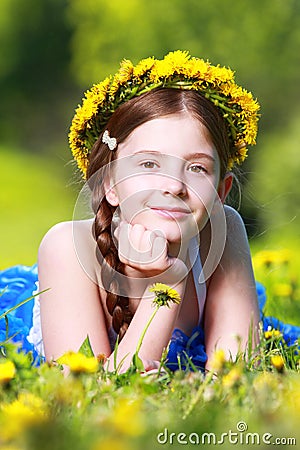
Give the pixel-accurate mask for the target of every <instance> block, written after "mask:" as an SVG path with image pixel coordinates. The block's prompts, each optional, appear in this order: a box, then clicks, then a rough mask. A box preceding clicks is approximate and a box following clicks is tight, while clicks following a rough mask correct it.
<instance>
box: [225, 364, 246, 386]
mask: <svg viewBox="0 0 300 450" xmlns="http://www.w3.org/2000/svg"><path fill="white" fill-rule="evenodd" d="M241 375H242V374H241V369H240V368H239V367H234V368H233V369H231V370H230V372H228V373H227V374H226V375H224V376H223V378H222V384H223V386H225V387H227V388H231V387H232V386H234V385H235V384H237V383H238V382H239V381H240V379H241Z"/></svg>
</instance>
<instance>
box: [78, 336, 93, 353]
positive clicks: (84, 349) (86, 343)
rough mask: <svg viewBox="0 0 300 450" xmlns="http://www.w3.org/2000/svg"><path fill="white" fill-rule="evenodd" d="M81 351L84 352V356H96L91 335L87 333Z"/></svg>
mask: <svg viewBox="0 0 300 450" xmlns="http://www.w3.org/2000/svg"><path fill="white" fill-rule="evenodd" d="M79 353H82V354H83V355H84V356H87V357H89V358H91V357H92V356H95V355H94V352H93V349H92V346H91V342H90V338H89V335H87V337H86V339H85V340H84V341H83V343H82V344H81V347H80V349H79Z"/></svg>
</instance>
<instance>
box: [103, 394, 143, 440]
mask: <svg viewBox="0 0 300 450" xmlns="http://www.w3.org/2000/svg"><path fill="white" fill-rule="evenodd" d="M129 419H130V420H129ZM109 423H110V424H111V425H112V426H113V428H114V430H116V431H117V432H119V433H122V434H125V435H129V436H139V435H141V434H143V432H144V431H145V423H144V420H143V416H142V412H141V402H140V401H138V400H131V399H127V398H121V399H119V400H118V401H117V404H116V407H115V408H114V410H113V412H112V415H111V417H110V419H109Z"/></svg>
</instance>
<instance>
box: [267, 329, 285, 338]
mask: <svg viewBox="0 0 300 450" xmlns="http://www.w3.org/2000/svg"><path fill="white" fill-rule="evenodd" d="M264 336H265V338H266V339H267V340H268V339H278V338H280V337H282V333H281V332H280V331H279V330H276V329H275V328H270V329H268V330H267V331H265V333H264Z"/></svg>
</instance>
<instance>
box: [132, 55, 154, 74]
mask: <svg viewBox="0 0 300 450" xmlns="http://www.w3.org/2000/svg"><path fill="white" fill-rule="evenodd" d="M154 61H155V60H154V58H153V57H151V58H145V59H142V60H141V61H140V62H139V63H138V64H137V65H136V66H135V67H134V68H133V76H134V77H135V78H137V79H140V78H141V77H142V76H143V75H144V74H145V73H146V72H148V71H149V70H150V69H152V67H153V64H154Z"/></svg>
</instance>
